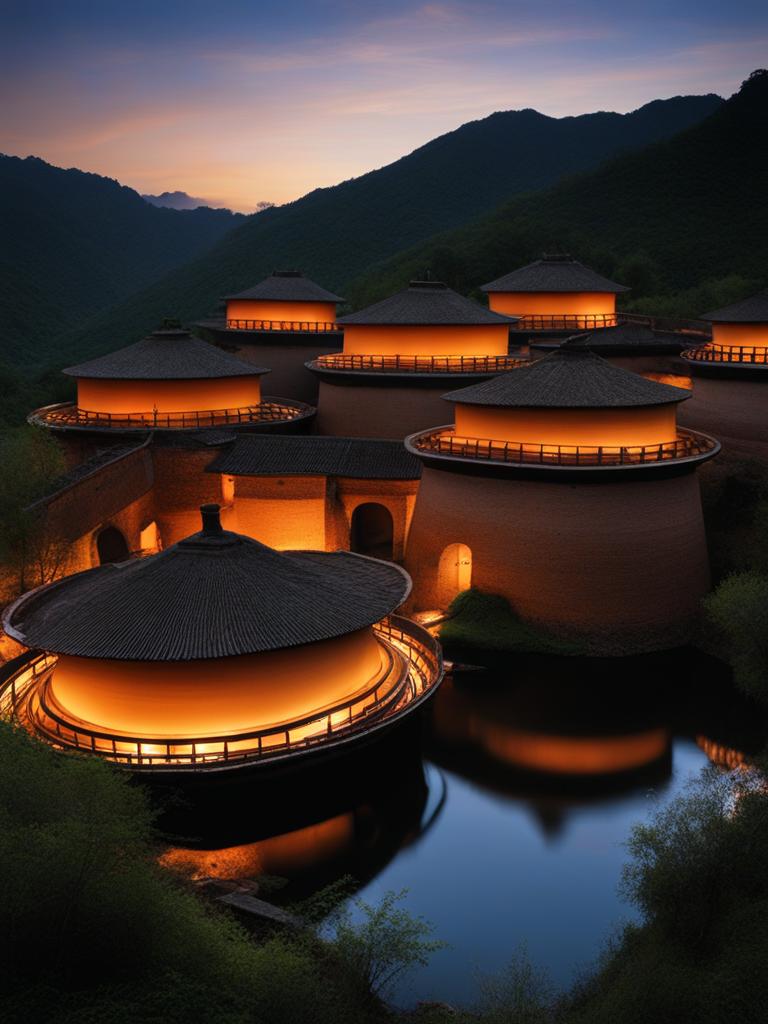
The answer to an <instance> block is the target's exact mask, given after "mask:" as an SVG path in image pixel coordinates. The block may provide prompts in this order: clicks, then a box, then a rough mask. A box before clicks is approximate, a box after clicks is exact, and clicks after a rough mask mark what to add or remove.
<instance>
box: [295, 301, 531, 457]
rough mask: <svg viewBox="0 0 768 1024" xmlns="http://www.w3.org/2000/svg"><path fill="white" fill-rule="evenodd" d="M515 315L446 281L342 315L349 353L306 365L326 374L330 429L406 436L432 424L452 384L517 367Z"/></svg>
mask: <svg viewBox="0 0 768 1024" xmlns="http://www.w3.org/2000/svg"><path fill="white" fill-rule="evenodd" d="M514 323H515V321H514V319H513V318H512V317H508V316H503V315H501V314H499V313H494V312H492V311H491V310H488V309H485V308H484V307H483V306H481V305H479V304H478V303H477V302H473V301H472V300H471V299H467V298H465V297H464V296H463V295H459V294H458V293H457V292H454V291H452V290H451V289H450V288H448V287H447V286H446V285H444V284H443V283H442V282H440V281H412V282H411V283H410V285H409V286H408V288H405V289H403V290H402V291H400V292H397V293H396V294H395V295H390V296H389V297H388V298H386V299H383V300H382V301H381V302H376V303H374V305H372V306H368V307H367V308H366V309H362V310H360V311H359V312H357V313H352V314H350V315H349V316H345V317H341V318H340V319H339V324H340V325H341V326H343V328H344V351H343V352H336V353H334V354H332V355H323V356H318V358H317V359H314V360H312V361H311V362H309V363H307V366H308V367H309V369H311V370H313V371H314V373H315V374H316V375H317V376H318V378H319V380H320V391H319V398H318V420H317V424H318V429H319V430H320V432H321V433H324V434H339V435H345V436H353V437H387V438H402V437H404V436H405V435H406V434H408V433H410V432H412V431H414V430H418V429H422V428H423V427H425V426H427V425H428V424H429V423H434V421H435V416H436V415H438V411H439V409H440V408H441V406H442V403H441V401H440V394H441V392H442V391H443V390H445V387H446V385H448V384H450V383H455V384H457V385H461V384H470V383H475V382H477V381H482V380H487V379H488V378H489V377H491V376H493V375H495V374H498V373H502V372H505V371H507V370H511V369H513V368H514V367H516V366H518V365H519V364H520V360H518V359H512V358H511V357H510V356H509V355H508V352H509V331H510V328H511V327H512V326H513V325H514Z"/></svg>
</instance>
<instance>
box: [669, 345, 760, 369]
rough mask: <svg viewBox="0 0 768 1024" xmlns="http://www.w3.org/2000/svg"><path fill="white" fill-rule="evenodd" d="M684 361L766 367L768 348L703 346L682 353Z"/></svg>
mask: <svg viewBox="0 0 768 1024" xmlns="http://www.w3.org/2000/svg"><path fill="white" fill-rule="evenodd" d="M683 358H684V359H691V360H692V361H693V362H696V363H743V364H747V365H759V366H767V365H768V348H765V347H762V348H761V347H759V346H755V345H712V344H710V345H704V346H702V347H701V348H689V349H686V351H685V352H683Z"/></svg>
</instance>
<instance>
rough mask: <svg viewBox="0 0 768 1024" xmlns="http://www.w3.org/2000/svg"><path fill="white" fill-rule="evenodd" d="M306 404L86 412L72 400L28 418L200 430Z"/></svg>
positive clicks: (261, 419)
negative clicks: (164, 410) (193, 409)
mask: <svg viewBox="0 0 768 1024" xmlns="http://www.w3.org/2000/svg"><path fill="white" fill-rule="evenodd" d="M309 411H310V408H309V406H307V405H304V404H303V403H302V402H287V401H282V402H261V403H259V404H258V405H249V406H244V407H243V408H239V409H205V410H195V411H192V412H157V411H156V410H153V411H151V412H124V413H109V412H90V411H88V410H86V409H79V408H78V407H77V406H76V405H75V404H74V403H73V402H65V403H62V404H60V405H47V406H44V407H43V408H42V409H36V410H35V411H34V412H33V413H31V414H30V416H29V422H30V423H34V424H36V425H38V426H44V427H72V428H74V427H79V428H83V429H89V430H202V429H205V428H206V427H224V426H234V425H236V424H242V423H275V422H280V421H282V420H295V419H300V418H301V417H302V416H305V415H307V414H308V413H309Z"/></svg>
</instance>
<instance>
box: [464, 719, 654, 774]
mask: <svg viewBox="0 0 768 1024" xmlns="http://www.w3.org/2000/svg"><path fill="white" fill-rule="evenodd" d="M470 727H471V730H472V733H473V735H475V736H476V737H477V738H479V739H480V740H482V745H483V746H484V747H485V749H486V750H488V752H489V753H491V754H493V755H494V757H497V758H499V759H500V760H503V761H508V762H511V763H512V764H516V765H519V766H520V767H521V768H529V769H531V770H532V771H545V772H556V773H557V774H561V775H605V774H609V773H611V772H623V771H630V770H631V769H633V768H641V767H642V766H643V765H646V764H649V763H651V762H652V761H655V760H657V758H659V757H661V756H662V755H663V754H664V753H665V751H666V749H667V744H668V736H667V732H666V730H665V729H651V730H648V731H647V732H641V733H636V734H635V735H632V736H550V735H546V734H539V733H534V732H518V731H516V730H514V729H507V728H505V727H504V726H500V725H497V724H495V723H492V722H485V721H482V720H478V719H473V720H472V722H471V726H470Z"/></svg>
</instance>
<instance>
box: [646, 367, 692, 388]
mask: <svg viewBox="0 0 768 1024" xmlns="http://www.w3.org/2000/svg"><path fill="white" fill-rule="evenodd" d="M640 376H641V377H645V379H646V380H655V381H657V383H659V384H671V385H672V387H674V388H684V389H685V390H686V391H693V378H692V377H688V376H686V375H684V374H682V373H646V372H645V370H643V371H642V372H641V374H640Z"/></svg>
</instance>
